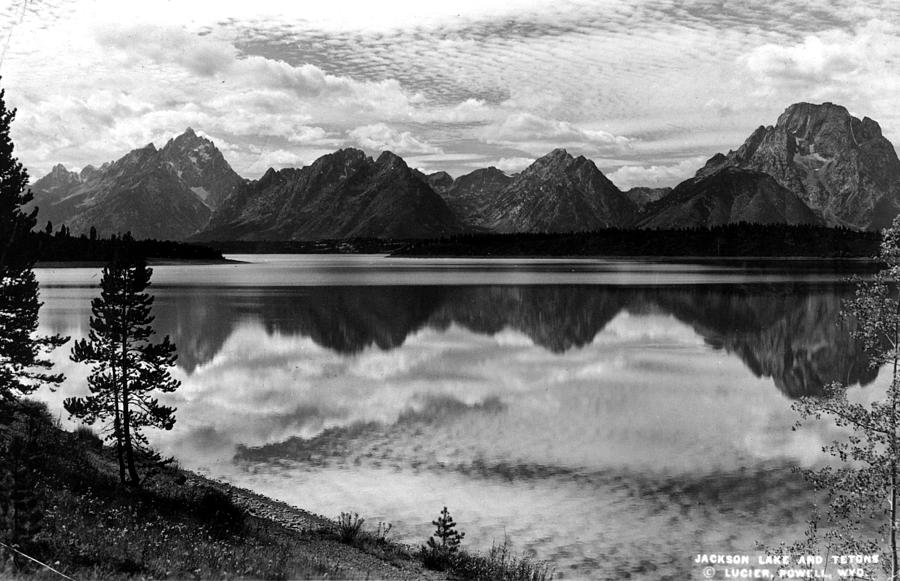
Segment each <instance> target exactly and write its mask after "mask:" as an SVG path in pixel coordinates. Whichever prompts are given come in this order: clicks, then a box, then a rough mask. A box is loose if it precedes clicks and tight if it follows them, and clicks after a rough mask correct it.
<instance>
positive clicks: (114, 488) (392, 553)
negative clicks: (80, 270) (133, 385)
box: [0, 401, 481, 581]
mask: <svg viewBox="0 0 900 581" xmlns="http://www.w3.org/2000/svg"><path fill="white" fill-rule="evenodd" d="M0 444H2V445H3V446H4V449H9V450H12V453H13V454H14V455H15V460H16V464H15V472H14V473H13V472H6V474H14V476H11V477H10V478H9V479H8V480H7V481H5V482H4V484H5V485H7V486H9V488H6V489H5V490H6V491H9V490H11V492H10V494H12V495H13V497H14V498H16V501H17V502H19V504H18V505H17V506H16V511H17V512H16V516H17V517H18V518H19V519H28V521H29V525H31V527H30V530H32V531H35V530H36V531H39V532H37V533H36V534H34V535H32V536H29V535H27V534H22V533H20V537H19V538H17V539H16V542H14V543H13V545H14V546H17V547H18V550H20V551H22V553H24V554H27V555H29V556H31V557H34V558H36V559H37V560H38V561H41V562H44V563H52V564H53V567H54V569H56V570H57V571H59V572H61V573H63V574H64V575H66V576H67V577H66V578H67V579H70V578H75V579H109V580H115V579H391V580H410V581H411V580H413V579H430V580H439V579H447V578H449V575H448V574H445V573H440V572H437V571H429V570H427V569H425V567H424V566H423V563H422V561H421V559H420V558H419V555H418V552H417V551H415V550H414V549H410V548H408V547H405V546H401V545H398V544H396V543H393V542H391V541H389V540H387V539H385V538H383V537H382V538H380V540H379V538H378V537H377V535H376V534H375V533H373V532H369V531H368V530H364V531H361V532H360V533H359V534H358V535H357V536H355V537H354V538H353V539H352V540H351V541H350V542H347V541H346V540H345V541H344V542H342V539H341V537H340V534H339V529H338V527H337V525H336V523H335V522H334V521H332V520H330V519H326V518H323V517H321V516H318V515H315V514H312V513H309V512H307V511H304V510H301V509H299V508H295V507H292V506H289V505H286V504H284V503H281V502H277V501H274V500H272V499H269V498H266V497H263V496H260V495H257V494H254V493H252V492H250V491H247V490H243V489H240V488H235V487H233V486H229V485H227V484H224V483H221V482H216V481H212V480H209V479H207V478H204V477H202V476H199V475H197V474H193V473H191V472H188V471H186V470H180V469H176V468H170V467H166V466H163V467H157V468H155V469H154V470H152V471H151V472H149V473H148V474H147V477H146V479H145V481H144V482H143V484H142V486H141V487H140V488H136V487H125V486H120V485H119V484H118V483H117V480H118V478H117V475H116V470H115V468H114V465H115V459H114V454H113V452H112V450H111V449H110V448H109V447H107V446H104V445H103V444H102V442H101V441H100V439H99V438H98V437H97V436H95V435H94V434H93V433H92V432H91V431H90V430H88V429H86V428H81V429H79V430H77V431H76V432H75V433H71V432H65V431H62V430H60V429H59V428H57V427H56V426H54V424H53V418H52V417H51V415H50V412H49V411H48V410H47V408H46V407H45V406H44V405H43V404H38V403H35V402H30V401H23V402H0ZM7 447H8V448H7ZM5 460H6V458H2V457H0V469H7V468H9V466H10V465H11V464H12V463H11V462H10V463H8V464H7V463H6V462H5ZM10 483H11V484H10ZM430 508H431V507H429V509H430ZM21 528H22V529H25V527H21ZM123 539H127V542H123ZM4 540H7V539H5V538H4ZM473 558H475V559H478V558H481V557H479V556H478V555H473ZM0 578H2V579H20V580H24V579H51V578H53V579H58V578H60V577H59V576H57V575H51V574H50V572H49V571H47V570H46V569H45V568H44V567H42V566H39V565H37V564H35V563H34V562H33V561H30V560H27V559H25V558H24V557H21V556H19V555H15V556H13V555H11V554H10V553H7V552H6V551H5V549H4V548H3V547H0ZM454 578H458V577H454Z"/></svg>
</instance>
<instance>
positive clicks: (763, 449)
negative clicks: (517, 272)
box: [41, 264, 883, 579]
mask: <svg viewBox="0 0 900 581" xmlns="http://www.w3.org/2000/svg"><path fill="white" fill-rule="evenodd" d="M269 268H270V269H271V271H274V272H280V270H281V268H280V266H279V265H277V264H276V265H271V266H270V267H269ZM161 270H162V272H161V274H162V275H165V274H167V273H166V271H165V270H163V269H161ZM235 270H236V272H243V271H242V270H240V269H235ZM179 272H180V271H179ZM205 272H206V271H203V273H202V274H204V275H205ZM379 272H381V270H379ZM75 274H76V273H63V275H68V276H71V277H73V278H74V277H75ZM86 274H89V273H86ZM389 274H390V273H389V272H388V273H383V272H382V273H381V275H380V276H388V275H389ZM431 274H432V273H431V272H427V273H424V274H422V275H421V276H422V279H426V278H427V277H430V276H431ZM172 276H173V275H172ZM642 276H644V277H645V278H650V277H654V276H656V275H655V274H653V273H645V274H644V275H642ZM667 277H670V275H669V274H665V273H663V274H660V275H659V281H658V282H657V283H656V284H655V285H651V284H652V283H648V284H647V285H640V284H638V285H633V284H631V285H626V284H622V285H590V284H584V285H581V284H579V285H570V284H556V285H554V284H546V285H496V286H473V285H462V284H461V285H443V286H442V285H428V284H427V283H422V284H418V283H417V285H406V286H402V285H399V284H398V285H396V286H337V285H333V286H302V285H298V286H264V284H265V279H263V278H262V277H261V279H260V280H256V279H253V286H246V285H245V286H228V285H215V284H211V283H209V282H208V281H207V282H206V283H204V281H203V280H199V281H198V280H197V278H194V279H192V280H194V282H193V283H191V284H194V285H196V286H190V285H187V286H186V284H187V283H185V282H183V281H182V282H179V283H178V284H174V283H171V284H169V285H168V286H167V284H166V282H165V280H166V279H165V278H164V277H163V276H160V281H161V282H160V284H159V285H158V286H154V287H153V292H154V294H155V296H156V303H155V307H154V314H155V315H156V321H155V328H156V329H157V331H158V332H159V333H160V334H169V335H171V336H172V339H173V341H174V342H175V343H176V345H177V347H178V354H179V359H178V366H179V369H178V371H177V375H178V376H179V379H181V380H182V382H183V385H182V388H181V389H179V390H178V391H177V392H175V393H174V394H171V395H169V396H168V399H166V402H165V403H167V404H168V405H173V406H174V407H176V408H177V409H178V421H177V423H176V425H175V428H174V429H173V430H172V431H171V432H159V433H154V434H153V437H154V441H153V443H154V445H155V446H158V448H159V449H160V450H161V451H162V452H164V453H165V454H167V455H168V454H172V455H175V456H176V457H177V458H178V460H179V462H181V463H183V465H185V466H186V467H188V468H191V469H194V470H198V471H201V472H206V473H208V474H210V475H212V476H215V477H221V478H226V479H230V480H232V481H233V482H235V483H236V484H238V485H240V486H243V487H247V488H251V489H253V490H255V491H257V492H260V493H263V494H268V495H271V496H274V497H276V498H279V499H281V500H284V501H286V502H289V503H292V504H297V505H300V506H303V507H305V508H308V509H311V510H313V511H316V512H319V513H322V514H325V515H328V516H335V515H336V514H338V513H339V512H341V511H344V510H352V511H357V512H360V514H364V516H366V517H367V518H369V519H370V522H377V519H384V520H390V521H391V522H392V523H394V525H395V530H397V531H402V533H397V534H402V535H403V536H402V537H400V538H399V540H401V541H402V542H410V543H420V542H421V541H422V539H424V538H426V537H427V536H428V535H429V534H430V533H431V532H432V530H433V527H432V526H431V525H430V524H429V523H430V519H431V518H432V517H433V516H434V514H432V513H433V511H437V510H440V507H441V506H444V505H446V506H448V507H449V508H450V509H451V510H452V512H453V514H454V517H455V518H456V519H457V521H458V522H460V523H461V528H463V529H464V530H466V532H467V533H468V534H467V536H466V542H467V544H469V546H471V547H474V548H478V549H485V548H489V547H490V546H491V543H492V542H493V541H495V540H502V539H503V536H504V535H505V534H509V535H510V536H511V538H512V539H513V540H514V541H515V542H517V543H521V545H520V548H521V549H523V550H526V551H529V552H533V554H535V555H537V556H538V557H540V558H543V559H551V560H552V561H553V562H554V563H555V564H556V565H557V566H558V567H559V568H560V570H561V571H563V572H565V573H567V574H571V575H572V576H574V577H575V578H598V579H625V578H635V579H645V578H659V579H663V578H672V579H687V578H692V575H694V574H695V573H697V572H696V571H693V570H692V569H691V566H690V562H689V558H690V556H691V555H692V554H695V553H698V552H719V551H733V552H741V553H744V552H747V551H752V550H753V547H754V546H755V542H756V541H759V540H770V539H771V540H773V542H777V541H778V540H783V539H792V538H799V536H801V535H802V532H803V526H804V521H805V519H806V518H807V516H808V514H809V510H810V507H811V505H812V504H813V503H814V502H815V501H816V498H815V496H814V493H813V492H812V491H811V490H810V488H809V487H808V486H807V485H806V483H805V482H804V481H803V479H802V478H801V477H800V476H799V475H798V474H797V473H796V472H794V471H793V470H792V468H793V467H795V466H797V465H810V464H812V463H815V462H818V461H820V460H821V457H820V455H819V451H820V450H821V447H822V444H823V443H824V442H826V441H830V440H831V439H833V437H834V436H835V431H834V429H833V428H832V427H831V426H829V425H827V424H826V423H825V422H817V423H814V424H813V425H810V426H804V427H803V428H801V429H798V430H796V431H793V430H791V426H792V425H793V423H794V421H795V420H796V416H795V415H794V414H793V412H792V410H791V409H790V401H789V398H793V397H797V396H800V395H804V394H815V393H818V392H819V391H820V390H821V388H822V386H823V385H824V384H827V383H829V382H832V381H842V382H845V383H848V384H863V385H867V384H870V383H872V382H873V380H875V378H876V374H877V371H876V370H874V369H870V368H869V367H868V366H867V365H866V361H865V357H864V356H863V353H862V352H861V350H860V349H859V348H858V347H857V346H856V345H855V344H854V343H853V342H852V341H850V340H849V339H848V334H847V329H845V328H841V326H840V317H839V313H840V307H841V298H842V297H843V296H846V295H847V294H848V293H849V292H851V290H852V289H851V288H850V287H848V286H846V285H840V284H829V283H820V282H814V283H811V282H806V281H798V282H794V283H788V282H779V283H762V282H760V283H743V282H742V283H739V284H706V282H707V281H708V280H710V279H708V278H707V279H704V278H702V277H699V276H698V277H697V278H698V280H700V282H701V283H698V284H682V285H668V286H663V283H665V282H668V281H669V278H667ZM47 278H48V279H49V278H50V277H49V276H47ZM84 278H85V279H86V278H87V277H86V276H84ZM243 280H244V279H241V281H243ZM57 282H58V281H57ZM82 283H83V284H82ZM79 284H80V286H75V285H69V286H66V285H57V286H50V285H47V286H46V287H43V290H42V293H43V294H42V300H44V301H45V308H44V309H43V310H42V314H41V316H42V329H41V332H60V333H64V334H67V335H72V336H74V337H78V336H84V335H85V334H86V332H87V321H88V318H89V316H90V311H89V309H90V298H91V297H93V296H94V295H95V294H96V288H95V286H94V284H95V283H93V282H92V283H87V282H84V281H81V282H79ZM54 357H55V358H56V359H55V360H56V361H57V364H58V365H59V366H60V371H62V372H65V374H66V375H67V378H68V381H67V383H66V384H65V385H64V386H63V387H61V388H60V390H58V391H57V392H55V393H52V394H51V393H47V394H44V397H45V398H46V399H47V400H50V401H54V400H55V402H56V404H55V405H56V407H54V408H53V409H61V407H60V401H61V399H62V398H64V397H65V396H67V395H75V394H79V393H83V390H84V389H85V381H84V380H85V376H86V374H87V370H86V369H83V368H82V367H83V366H77V365H75V364H73V363H71V362H70V361H68V355H67V352H66V350H65V349H63V350H58V352H57V353H54ZM748 371H749V372H748ZM882 379H883V378H882ZM882 383H883V381H878V382H875V383H874V384H873V385H870V386H869V387H866V388H865V389H858V390H853V391H854V395H855V396H858V397H874V396H875V394H877V393H878V391H879V389H880V388H881V384H882ZM772 385H774V386H776V387H777V389H778V390H779V391H780V392H781V393H783V394H784V395H786V396H787V397H783V396H782V395H781V393H779V392H778V391H775V390H773V389H771V387H772ZM661 531H662V532H661Z"/></svg>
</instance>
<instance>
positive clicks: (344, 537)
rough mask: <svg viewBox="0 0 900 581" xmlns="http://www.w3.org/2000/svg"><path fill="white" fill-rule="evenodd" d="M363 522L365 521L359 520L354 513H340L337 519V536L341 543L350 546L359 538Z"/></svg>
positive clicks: (357, 515)
mask: <svg viewBox="0 0 900 581" xmlns="http://www.w3.org/2000/svg"><path fill="white" fill-rule="evenodd" d="M365 522H366V519H364V518H359V514H357V513H355V512H354V513H352V514H351V513H349V512H342V513H341V516H339V517H338V519H337V525H338V535H339V536H340V538H341V542H342V543H345V544H348V545H352V544H353V543H354V541H356V538H357V537H358V536H359V533H360V531H361V530H362V526H363V523H365Z"/></svg>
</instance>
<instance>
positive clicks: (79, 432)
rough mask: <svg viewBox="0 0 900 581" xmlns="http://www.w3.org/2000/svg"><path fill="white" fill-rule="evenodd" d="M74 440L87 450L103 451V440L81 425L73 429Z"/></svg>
mask: <svg viewBox="0 0 900 581" xmlns="http://www.w3.org/2000/svg"><path fill="white" fill-rule="evenodd" d="M75 438H76V439H77V440H78V441H79V442H81V443H83V444H84V445H85V446H87V447H88V448H92V449H94V450H102V449H103V440H102V439H101V438H100V436H98V435H97V434H96V433H95V432H94V430H92V429H91V428H90V427H88V426H85V425H81V426H78V427H77V428H75Z"/></svg>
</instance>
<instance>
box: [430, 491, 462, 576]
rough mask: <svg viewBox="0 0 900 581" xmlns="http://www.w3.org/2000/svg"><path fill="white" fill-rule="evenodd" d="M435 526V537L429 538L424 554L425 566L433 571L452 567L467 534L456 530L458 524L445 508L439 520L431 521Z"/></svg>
mask: <svg viewBox="0 0 900 581" xmlns="http://www.w3.org/2000/svg"><path fill="white" fill-rule="evenodd" d="M431 524H433V525H434V526H435V530H434V535H432V536H431V537H429V539H428V541H427V543H426V545H425V547H423V549H422V550H423V553H424V557H425V564H426V565H427V566H429V567H431V568H433V569H438V570H444V569H446V568H447V567H449V566H450V564H451V562H452V561H453V557H454V556H456V554H457V553H458V552H459V544H460V543H461V542H462V540H463V537H465V536H466V533H461V532H459V531H457V530H456V522H455V521H454V520H453V517H452V516H450V512H449V511H448V510H447V507H446V506H445V507H444V509H443V510H442V511H441V514H440V516H439V517H438V518H437V520H433V521H431Z"/></svg>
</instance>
